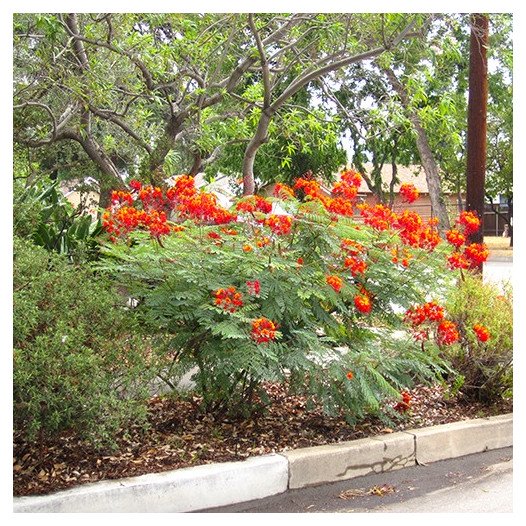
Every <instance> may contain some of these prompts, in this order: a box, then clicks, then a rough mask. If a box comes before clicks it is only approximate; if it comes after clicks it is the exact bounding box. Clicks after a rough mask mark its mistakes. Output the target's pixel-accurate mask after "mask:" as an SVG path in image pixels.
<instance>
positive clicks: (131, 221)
mask: <svg viewBox="0 0 526 526" xmlns="http://www.w3.org/2000/svg"><path fill="white" fill-rule="evenodd" d="M102 226H103V227H104V229H105V230H106V232H108V233H109V234H110V236H111V237H110V239H112V241H114V240H115V239H116V238H117V237H120V236H125V235H127V234H128V233H129V232H131V231H132V230H136V229H139V228H144V229H147V230H149V231H150V234H151V235H152V236H154V237H159V236H161V235H164V234H169V233H170V226H169V225H168V223H167V220H166V213H165V212H158V211H157V210H150V211H146V210H137V209H136V208H134V207H133V206H122V207H120V208H118V209H117V210H116V211H115V212H114V213H112V212H111V210H105V211H104V214H103V215H102Z"/></svg>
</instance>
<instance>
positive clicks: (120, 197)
mask: <svg viewBox="0 0 526 526" xmlns="http://www.w3.org/2000/svg"><path fill="white" fill-rule="evenodd" d="M111 202H112V204H120V203H128V204H129V205H131V204H133V197H132V195H131V194H130V192H123V191H122V190H113V192H112V193H111Z"/></svg>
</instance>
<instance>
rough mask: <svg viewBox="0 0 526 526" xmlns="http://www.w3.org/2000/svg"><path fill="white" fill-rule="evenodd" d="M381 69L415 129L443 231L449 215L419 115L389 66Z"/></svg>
mask: <svg viewBox="0 0 526 526" xmlns="http://www.w3.org/2000/svg"><path fill="white" fill-rule="evenodd" d="M383 70H384V71H385V73H386V75H387V78H388V79H389V82H390V84H391V86H392V87H393V89H394V90H395V91H396V93H397V94H398V96H399V97H400V101H401V102H402V106H403V107H404V109H405V110H406V111H407V116H408V118H409V120H410V121H411V124H412V125H413V127H414V129H415V131H416V147H417V149H418V154H419V156H420V161H421V163H422V167H423V168H424V172H425V174H426V181H427V188H428V190H429V198H430V199H431V208H432V215H434V216H436V217H438V220H439V230H440V231H441V232H442V233H443V232H445V231H446V230H448V229H449V227H450V223H449V216H448V213H447V208H446V205H445V202H444V198H443V195H442V183H441V181H440V173H439V171H438V165H437V162H436V160H435V157H434V155H433V152H432V151H431V147H430V146H429V141H428V140H427V134H426V132H425V130H424V128H423V126H422V122H421V120H420V117H419V116H418V114H417V113H416V111H415V110H414V109H412V108H411V104H410V101H409V95H408V94H407V91H406V89H405V86H403V85H402V83H401V82H400V80H399V79H398V77H397V76H396V74H395V72H394V71H393V70H392V69H391V68H384V69H383Z"/></svg>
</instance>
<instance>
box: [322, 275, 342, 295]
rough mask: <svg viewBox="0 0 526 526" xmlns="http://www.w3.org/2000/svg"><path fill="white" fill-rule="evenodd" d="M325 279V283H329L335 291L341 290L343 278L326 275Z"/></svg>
mask: <svg viewBox="0 0 526 526" xmlns="http://www.w3.org/2000/svg"><path fill="white" fill-rule="evenodd" d="M325 281H326V282H327V285H330V286H331V287H332V288H333V289H334V290H335V291H336V292H340V290H342V287H343V279H342V278H340V277H339V276H334V275H331V276H327V277H326V278H325Z"/></svg>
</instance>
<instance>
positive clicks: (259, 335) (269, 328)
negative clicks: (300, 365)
mask: <svg viewBox="0 0 526 526" xmlns="http://www.w3.org/2000/svg"><path fill="white" fill-rule="evenodd" d="M277 329H278V326H277V324H275V323H274V322H273V321H271V320H269V319H268V318H258V319H256V320H254V321H253V322H252V331H251V336H252V339H253V340H254V341H255V342H256V343H266V342H269V341H271V340H274V339H275V338H276V331H277Z"/></svg>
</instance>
